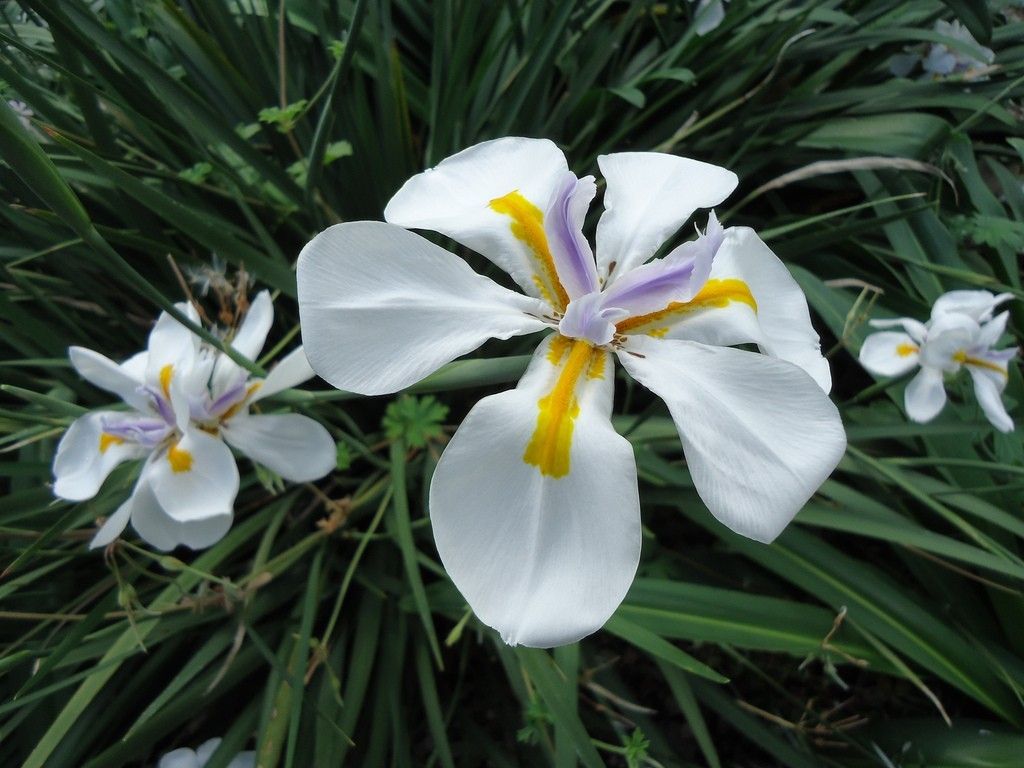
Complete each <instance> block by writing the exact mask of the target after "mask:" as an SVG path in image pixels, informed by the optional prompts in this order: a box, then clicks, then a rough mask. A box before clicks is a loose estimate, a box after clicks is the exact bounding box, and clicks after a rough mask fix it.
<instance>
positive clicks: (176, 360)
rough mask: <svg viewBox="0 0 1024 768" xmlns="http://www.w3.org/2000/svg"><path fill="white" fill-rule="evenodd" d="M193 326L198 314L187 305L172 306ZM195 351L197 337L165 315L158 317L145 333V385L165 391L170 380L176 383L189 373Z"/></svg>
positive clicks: (197, 346) (197, 342)
mask: <svg viewBox="0 0 1024 768" xmlns="http://www.w3.org/2000/svg"><path fill="white" fill-rule="evenodd" d="M174 306H175V307H176V308H177V309H178V310H179V311H181V312H182V313H184V314H185V315H186V316H187V317H188V318H189V319H190V320H192V321H193V322H195V323H198V322H199V315H198V313H197V312H196V309H195V307H193V306H192V305H191V304H186V303H183V302H181V303H178V304H175V305H174ZM198 349H199V337H198V336H196V335H195V334H194V333H192V331H190V330H189V329H188V328H186V327H185V326H184V325H182V324H181V323H179V322H178V321H177V320H175V319H174V318H173V317H171V316H170V315H169V314H167V313H166V312H161V313H160V317H159V318H158V319H157V321H156V325H154V326H153V330H152V331H150V333H149V343H148V345H147V348H146V351H147V353H148V357H147V359H146V383H147V384H149V385H150V386H153V387H159V388H160V389H166V387H167V386H168V385H169V383H170V381H172V380H173V379H174V378H178V379H179V380H180V379H181V378H182V377H184V376H185V375H186V374H187V373H188V371H190V370H191V368H192V365H193V364H194V363H195V358H196V352H197V351H198Z"/></svg>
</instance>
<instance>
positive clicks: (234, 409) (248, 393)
mask: <svg viewBox="0 0 1024 768" xmlns="http://www.w3.org/2000/svg"><path fill="white" fill-rule="evenodd" d="M262 386H263V382H262V381H254V382H253V383H252V384H250V385H249V386H248V387H247V388H246V390H245V397H243V398H242V399H241V400H239V401H238V402H237V403H235V404H234V405H232V406H231V407H230V408H228V409H227V410H226V411H224V413H223V414H222V415H221V417H220V420H221V421H227V420H228V419H230V418H231V417H232V416H234V415H235V414H237V413H238V412H239V411H240V410H242V406H244V405H245V404H246V403H247V402H249V398H250V397H252V396H253V395H254V394H256V390H257V389H259V388H260V387H262Z"/></svg>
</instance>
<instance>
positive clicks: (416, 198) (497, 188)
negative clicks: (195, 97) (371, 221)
mask: <svg viewBox="0 0 1024 768" xmlns="http://www.w3.org/2000/svg"><path fill="white" fill-rule="evenodd" d="M566 171H568V165H567V164H566V162H565V155H563V154H562V151H561V150H560V149H559V148H558V147H556V146H555V145H554V144H553V143H552V142H551V141H549V140H547V139H526V138H519V137H507V138H502V139H495V140H493V141H485V142H483V143H481V144H476V145H474V146H472V147H469V148H468V149H464V150H463V151H461V152H459V153H458V154H455V155H452V156H451V157H449V158H447V159H445V160H442V161H441V162H440V163H439V164H438V165H437V166H436V167H435V168H431V169H429V170H426V171H424V172H423V173H420V174H418V175H416V176H413V177H412V178H411V179H409V180H408V181H407V182H405V184H404V185H403V186H402V188H401V189H400V190H398V192H396V193H395V196H394V197H392V198H391V201H390V202H389V203H388V204H387V207H386V208H385V209H384V219H385V220H386V221H388V222H390V223H392V224H398V225H399V226H402V227H408V228H411V229H430V230H433V231H435V232H440V233H441V234H443V235H447V236H448V237H450V238H452V239H453V240H455V241H456V242H459V243H462V245H464V246H466V247H467V248H472V249H473V250H474V251H477V252H478V253H480V254H482V255H483V256H486V257H487V258H488V259H490V260H491V261H493V262H494V263H495V264H497V265H498V266H499V267H501V268H502V269H504V270H505V271H506V272H508V273H509V274H510V275H511V276H512V279H513V280H515V281H516V282H517V283H518V284H519V286H520V287H521V288H522V289H523V290H524V291H525V292H526V293H527V294H529V295H531V296H540V295H541V292H540V291H539V290H538V288H537V285H536V283H535V281H534V276H535V275H536V271H535V257H534V255H533V253H532V252H531V250H530V248H529V246H528V245H527V244H526V243H525V242H524V241H523V240H522V239H520V238H519V237H517V236H516V234H515V233H514V232H513V227H512V224H513V222H512V220H511V219H510V218H509V217H508V216H507V215H505V214H504V213H499V212H498V211H496V210H494V209H493V208H492V207H491V203H492V202H493V201H495V200H498V199H500V198H503V197H505V196H506V195H508V194H510V193H512V192H518V193H519V194H520V195H522V197H523V198H525V200H526V201H528V202H529V203H530V204H531V205H532V206H533V207H534V208H536V209H539V210H540V211H542V212H543V211H546V210H547V208H548V206H549V205H550V203H551V202H552V201H553V199H554V198H555V196H556V195H557V194H558V191H559V189H560V184H561V181H562V179H563V178H564V175H565V173H566Z"/></svg>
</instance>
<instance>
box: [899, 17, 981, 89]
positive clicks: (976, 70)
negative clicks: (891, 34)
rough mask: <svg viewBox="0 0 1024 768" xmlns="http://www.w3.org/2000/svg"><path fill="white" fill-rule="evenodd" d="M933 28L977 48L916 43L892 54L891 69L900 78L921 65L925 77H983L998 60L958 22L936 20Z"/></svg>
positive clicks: (967, 45) (978, 78) (940, 33)
mask: <svg viewBox="0 0 1024 768" xmlns="http://www.w3.org/2000/svg"><path fill="white" fill-rule="evenodd" d="M934 31H935V32H936V34H939V35H941V36H943V37H946V38H949V39H950V40H954V41H957V42H959V43H963V44H964V45H965V47H966V48H968V49H969V50H972V51H974V53H973V54H970V53H965V52H964V51H963V50H962V49H961V48H959V47H953V46H949V45H945V44H943V43H932V44H931V45H930V46H928V47H927V51H925V50H924V47H922V46H917V47H916V48H915V49H912V50H909V51H908V52H906V53H901V54H897V55H896V56H893V57H892V59H891V60H890V62H889V71H890V72H892V73H893V74H894V75H896V76H897V77H907V76H908V75H910V73H911V72H913V71H914V69H915V68H916V67H917V65H918V64H920V65H921V69H922V70H924V73H925V74H924V75H923V77H925V78H930V79H942V78H946V77H950V76H953V75H963V76H964V77H967V78H969V79H977V80H980V79H984V78H985V73H986V72H987V71H988V69H989V67H990V66H991V65H992V63H993V62H994V61H995V53H993V51H992V49H991V48H986V47H985V46H983V45H981V44H980V43H979V42H978V41H977V40H975V39H974V35H972V34H971V33H970V31H969V30H968V29H967V27H965V26H964V25H963V24H961V23H960V22H959V21H955V20H954V21H952V22H949V21H943V20H941V19H940V20H938V21H936V22H935V27H934Z"/></svg>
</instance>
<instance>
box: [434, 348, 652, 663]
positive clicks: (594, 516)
mask: <svg viewBox="0 0 1024 768" xmlns="http://www.w3.org/2000/svg"><path fill="white" fill-rule="evenodd" d="M556 338H559V337H556V336H553V337H551V338H549V339H548V340H546V341H545V342H544V343H543V344H541V346H540V348H539V349H538V350H537V352H536V354H535V355H534V358H533V361H532V362H531V363H530V367H529V369H528V370H527V372H526V374H525V376H524V377H523V379H522V381H520V383H519V386H518V387H517V388H516V389H514V390H512V391H509V392H502V393H501V394H498V395H492V396H490V397H486V398H484V399H483V400H481V401H480V402H479V403H477V404H476V406H475V407H474V408H473V410H471V411H470V413H469V415H468V416H467V417H466V420H465V421H464V422H463V423H462V426H461V427H459V430H458V432H456V433H455V436H454V437H453V438H452V441H451V443H450V444H449V445H448V447H447V448H446V449H445V451H444V454H442V456H441V460H440V461H439V463H438V465H437V468H436V470H435V471H434V479H433V481H432V483H431V487H430V519H431V524H432V526H433V529H434V540H435V541H436V542H437V549H438V553H439V554H440V555H441V560H442V562H443V563H444V566H445V568H446V570H447V571H448V574H449V576H451V578H452V580H453V581H454V582H455V586H456V587H458V589H459V591H460V592H462V594H463V596H464V597H465V598H466V600H467V601H468V602H469V605H470V607H471V608H472V609H473V611H474V612H475V613H476V615H477V616H478V617H479V618H480V620H481V621H482V622H484V623H485V624H487V625H488V626H491V627H494V628H495V629H497V630H498V632H499V633H500V634H501V636H502V638H503V639H504V640H505V642H507V643H509V644H511V645H516V644H521V645H528V646H533V647H551V646H555V645H562V644H564V643H571V642H575V641H576V640H579V639H580V638H582V637H585V636H586V635H589V634H590V633H592V632H594V631H595V630H597V629H599V628H600V627H601V626H602V625H603V624H604V622H605V621H606V620H607V619H608V617H609V616H610V615H611V614H612V612H613V611H614V610H615V609H616V607H617V606H618V605H619V603H620V602H621V601H622V598H623V597H624V596H625V594H626V590H627V589H629V585H630V583H631V582H632V580H633V575H634V573H635V571H636V567H637V563H638V560H639V556H640V507H639V499H638V495H637V480H636V465H635V463H634V460H633V449H632V447H631V446H630V444H629V442H628V441H627V440H625V439H624V438H622V437H620V436H619V435H617V434H616V433H615V431H614V430H613V429H612V427H611V423H610V421H609V414H610V412H611V403H612V394H613V378H614V371H613V361H612V360H611V358H610V356H609V355H607V353H603V352H598V353H597V356H598V358H597V359H600V360H601V362H600V363H598V365H603V373H602V378H596V377H591V376H590V375H589V373H581V374H580V379H579V380H578V381H577V385H576V389H575V397H576V399H577V401H578V406H579V412H578V415H577V416H576V418H575V421H574V423H573V425H572V428H571V432H570V436H569V437H568V440H569V441H570V442H569V444H568V454H567V457H566V455H565V454H564V452H560V451H558V450H554V451H553V452H552V453H550V454H548V455H549V457H550V456H556V455H558V454H560V453H561V455H562V458H563V459H564V458H567V459H568V461H567V466H566V465H562V469H564V470H566V471H567V474H564V475H562V476H558V477H556V476H554V475H553V474H542V473H541V471H540V470H539V468H538V466H539V465H535V464H528V463H526V460H525V458H526V456H527V446H530V445H531V444H532V445H533V448H534V456H535V457H536V456H537V455H538V451H539V452H540V454H543V453H544V452H543V450H542V449H541V445H544V444H545V443H543V442H541V443H536V442H534V441H533V438H534V435H535V431H536V429H537V424H538V417H539V408H538V405H539V402H538V401H539V400H541V398H544V397H547V396H548V395H549V394H550V393H551V391H552V388H553V386H554V384H555V381H556V380H557V379H558V377H559V375H560V373H559V372H560V371H564V370H568V369H571V368H572V367H573V363H572V362H570V361H569V357H568V355H571V353H570V352H567V351H565V350H564V347H565V346H566V345H564V343H563V342H557V343H558V344H560V345H562V347H563V352H564V354H563V360H562V363H561V364H560V365H557V366H556V365H555V364H553V363H552V362H550V361H549V359H548V354H549V352H550V350H551V344H552V343H553V340H554V339H556ZM577 359H578V358H577ZM577 370H579V369H578V368H577ZM589 371H590V372H592V373H595V374H596V373H597V371H596V369H589ZM549 402H550V401H549ZM566 402H571V401H570V400H566ZM563 423H564V422H563ZM542 434H543V433H542ZM562 445H563V446H564V445H565V443H562ZM542 463H543V462H542ZM555 463H557V461H556V462H555ZM551 467H554V464H552V465H551V466H550V467H549V469H550V468H551ZM562 469H557V470H553V471H555V472H557V471H562Z"/></svg>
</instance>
